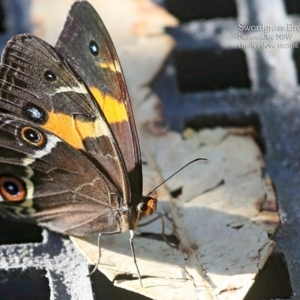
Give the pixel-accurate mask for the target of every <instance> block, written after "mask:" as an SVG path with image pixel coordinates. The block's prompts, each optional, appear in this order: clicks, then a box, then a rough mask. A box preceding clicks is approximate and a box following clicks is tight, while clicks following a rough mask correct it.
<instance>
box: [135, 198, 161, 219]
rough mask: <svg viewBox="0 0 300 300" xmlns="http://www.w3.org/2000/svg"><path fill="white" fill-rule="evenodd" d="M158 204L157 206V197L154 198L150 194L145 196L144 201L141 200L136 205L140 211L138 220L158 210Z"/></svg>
mask: <svg viewBox="0 0 300 300" xmlns="http://www.w3.org/2000/svg"><path fill="white" fill-rule="evenodd" d="M156 206H157V199H156V198H152V197H150V196H145V197H143V201H141V202H140V203H139V204H138V205H137V207H136V209H137V212H138V217H137V221H139V220H140V219H141V218H142V217H144V216H150V215H152V214H153V213H154V212H155V210H156Z"/></svg>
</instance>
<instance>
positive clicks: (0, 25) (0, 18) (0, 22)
mask: <svg viewBox="0 0 300 300" xmlns="http://www.w3.org/2000/svg"><path fill="white" fill-rule="evenodd" d="M5 32H6V27H5V14H4V9H3V4H2V0H0V34H1V33H5Z"/></svg>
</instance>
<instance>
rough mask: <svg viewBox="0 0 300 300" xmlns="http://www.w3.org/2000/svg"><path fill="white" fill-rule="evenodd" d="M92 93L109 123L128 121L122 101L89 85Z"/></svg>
mask: <svg viewBox="0 0 300 300" xmlns="http://www.w3.org/2000/svg"><path fill="white" fill-rule="evenodd" d="M90 90H91V92H92V94H93V95H94V97H95V99H96V101H97V102H98V104H99V106H100V107H101V109H102V111H103V113H104V115H105V117H106V120H107V122H108V123H109V124H113V123H118V122H123V121H128V115H127V111H126V107H125V105H124V103H123V102H120V101H118V99H116V98H114V97H112V96H110V95H108V94H106V95H104V94H103V93H101V91H100V90H99V89H97V88H96V87H93V86H92V87H90Z"/></svg>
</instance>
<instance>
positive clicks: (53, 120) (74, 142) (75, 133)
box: [42, 112, 97, 149]
mask: <svg viewBox="0 0 300 300" xmlns="http://www.w3.org/2000/svg"><path fill="white" fill-rule="evenodd" d="M48 116H49V117H48V120H47V123H46V124H44V125H43V126H42V127H44V128H45V129H47V130H49V131H50V132H52V133H54V134H56V135H57V136H58V137H60V138H61V139H62V140H64V141H65V142H67V143H68V144H70V145H71V146H73V147H74V148H76V149H83V148H84V146H83V140H84V139H85V138H88V137H96V133H97V130H96V128H95V123H94V122H83V121H81V120H78V119H74V117H72V116H68V115H65V114H61V113H53V112H51V113H49V114H48Z"/></svg>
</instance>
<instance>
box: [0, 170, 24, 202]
mask: <svg viewBox="0 0 300 300" xmlns="http://www.w3.org/2000/svg"><path fill="white" fill-rule="evenodd" d="M0 195H1V196H2V198H3V199H4V200H7V201H10V202H18V201H22V200H24V199H25V196H26V191H25V185H24V183H23V181H22V180H20V179H18V178H15V177H11V176H2V177H0Z"/></svg>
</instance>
